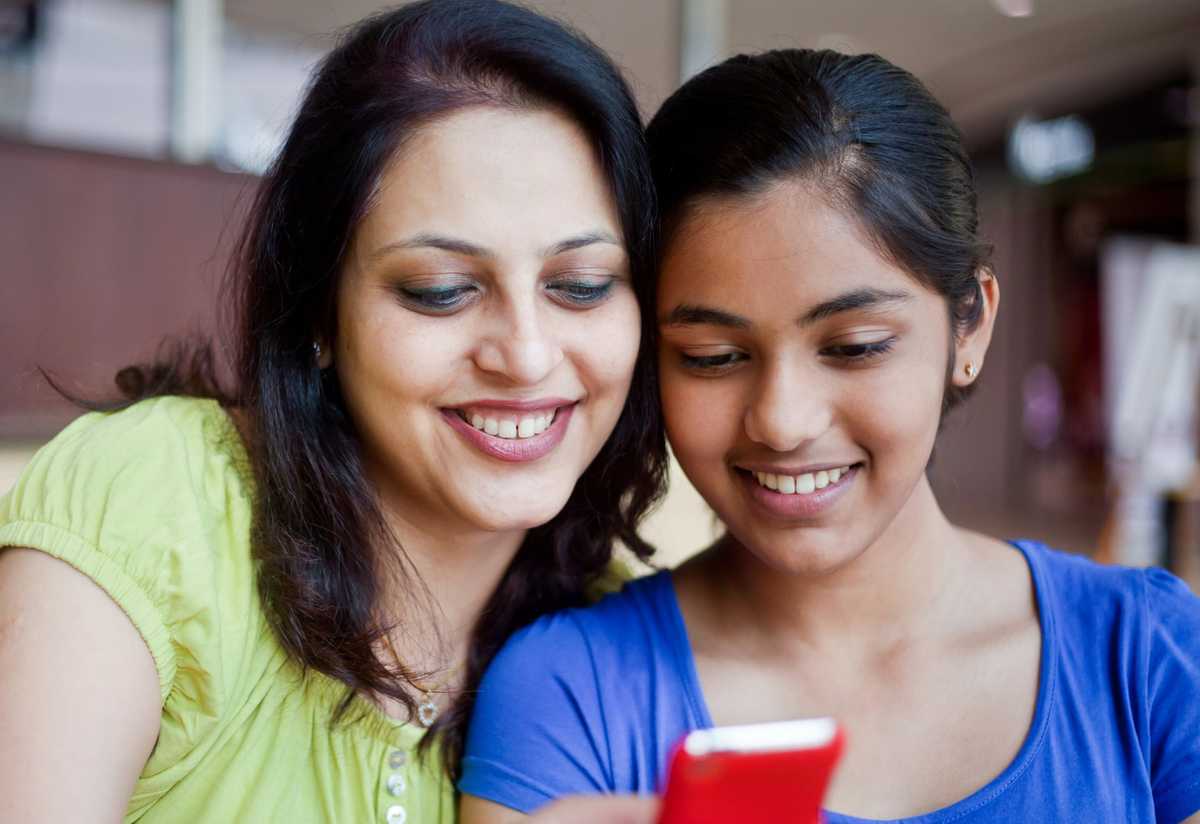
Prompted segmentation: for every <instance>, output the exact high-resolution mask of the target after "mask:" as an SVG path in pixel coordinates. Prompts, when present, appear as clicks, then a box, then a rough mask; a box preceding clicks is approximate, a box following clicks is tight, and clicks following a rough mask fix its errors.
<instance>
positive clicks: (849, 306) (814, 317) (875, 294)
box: [798, 288, 912, 326]
mask: <svg viewBox="0 0 1200 824" xmlns="http://www.w3.org/2000/svg"><path fill="white" fill-rule="evenodd" d="M911 298H912V295H910V294H909V293H907V292H888V291H885V290H883V289H873V288H866V289H855V290H853V291H850V292H846V293H844V294H841V295H838V296H837V297H835V298H831V299H830V300H827V301H824V302H823V303H818V304H817V305H816V306H814V307H813V308H812V309H809V310H808V311H807V312H805V313H804V314H803V315H802V316H801V317H800V319H799V321H798V322H799V324H800V325H801V326H809V325H811V324H814V323H816V322H817V321H819V320H825V319H826V318H829V317H832V316H834V315H838V314H841V313H842V312H852V311H854V310H856V309H880V308H884V307H887V306H890V305H892V304H896V303H905V302H907V301H908V300H910V299H911Z"/></svg>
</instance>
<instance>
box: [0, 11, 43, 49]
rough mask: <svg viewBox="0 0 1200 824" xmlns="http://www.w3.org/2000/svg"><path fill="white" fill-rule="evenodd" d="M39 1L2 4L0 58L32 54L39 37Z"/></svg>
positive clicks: (0, 15)
mask: <svg viewBox="0 0 1200 824" xmlns="http://www.w3.org/2000/svg"><path fill="white" fill-rule="evenodd" d="M38 20H39V8H38V2H37V0H27V1H26V2H2V3H0V57H11V56H14V55H21V54H26V53H28V52H30V51H31V50H32V49H33V44H34V43H35V42H36V41H37V36H38Z"/></svg>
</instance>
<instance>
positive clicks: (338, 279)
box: [0, 0, 664, 824]
mask: <svg viewBox="0 0 1200 824" xmlns="http://www.w3.org/2000/svg"><path fill="white" fill-rule="evenodd" d="M653 203H654V201H653V196H652V190H651V188H650V176H649V164H648V158H647V155H646V152H645V146H644V139H643V135H642V131H641V125H640V122H639V119H638V115H637V110H636V108H635V106H634V102H633V99H632V97H631V96H630V94H629V91H628V89H627V88H626V86H625V84H624V82H623V81H622V79H621V77H620V75H619V74H618V72H617V71H616V69H615V68H614V67H613V66H612V64H611V63H610V62H609V61H608V60H607V58H606V57H605V56H604V55H603V54H602V53H600V52H599V50H597V49H596V48H595V47H594V46H593V45H591V44H590V43H588V42H587V41H585V40H583V39H582V38H581V37H579V36H578V35H575V34H572V33H571V32H569V31H567V30H565V29H564V28H563V27H562V26H560V25H558V24H557V23H554V22H552V21H549V20H547V19H545V18H542V17H540V16H538V15H536V14H534V13H532V12H529V11H527V10H524V9H521V8H519V7H515V6H511V5H507V4H505V3H502V2H494V1H493V0H467V1H466V2H463V1H462V0H458V1H455V2H450V1H449V0H445V1H443V0H431V1H430V2H422V3H414V4H409V5H407V6H405V7H403V8H401V9H398V10H395V11H390V12H387V13H384V14H381V15H379V16H377V17H373V18H371V19H369V20H366V21H365V22H363V23H362V24H360V25H359V26H357V27H356V28H355V29H354V30H352V31H351V32H349V34H348V35H347V37H346V38H345V39H344V40H343V42H342V43H341V44H340V45H339V46H338V47H337V48H336V49H335V50H334V51H333V52H332V53H331V54H330V55H329V56H328V57H327V58H326V59H325V60H324V62H323V63H322V64H321V66H320V68H319V69H318V70H317V73H316V75H315V78H314V80H313V82H312V85H311V87H310V88H309V90H308V93H307V95H306V97H305V99H304V102H303V104H302V106H301V108H300V111H299V113H298V115H297V118H296V121H295V123H294V124H293V126H292V128H291V131H290V134H289V136H288V138H287V141H286V144H285V145H284V147H283V149H282V152H281V154H280V155H279V157H278V159H277V161H276V163H275V165H274V167H273V169H272V171H271V173H270V174H269V175H268V176H267V178H266V179H265V180H264V181H263V183H262V186H261V189H260V190H259V194H258V197H257V200H256V202H255V205H254V208H253V212H252V215H251V220H250V224H249V226H248V229H247V232H246V235H245V239H244V241H243V244H242V247H241V257H240V259H239V261H238V263H237V267H236V272H235V278H236V284H235V286H236V288H237V289H238V290H239V291H240V298H241V300H240V310H241V313H242V315H241V318H242V320H241V326H240V330H239V333H240V338H239V341H238V345H239V357H238V362H237V374H236V380H237V383H236V386H235V388H234V389H233V391H230V392H222V391H220V390H219V389H218V388H217V386H216V385H215V382H213V381H212V380H211V379H207V380H206V379H205V377H206V376H205V374H204V373H205V371H206V370H205V369H203V368H202V367H204V365H205V357H204V355H203V354H201V355H199V356H197V357H196V359H194V365H196V366H198V367H201V368H199V369H193V370H192V372H191V373H189V372H188V371H187V369H186V367H187V366H188V364H187V362H186V360H180V361H177V362H176V363H173V364H165V365H161V366H159V367H156V368H154V369H150V370H137V369H133V370H126V371H125V372H123V373H121V375H119V376H118V383H119V385H120V386H121V387H122V388H123V389H125V390H126V392H127V394H128V396H129V398H130V402H128V403H125V404H122V405H121V406H122V408H121V409H120V411H115V412H110V413H108V414H92V415H87V416H84V417H83V418H81V419H80V420H78V421H76V422H75V423H74V424H72V425H71V426H70V427H68V428H67V430H66V431H64V432H63V433H62V434H61V435H59V436H58V437H57V438H56V439H55V440H54V441H53V442H51V444H50V445H49V446H47V447H46V448H45V449H43V450H42V451H41V452H40V453H39V454H38V455H37V456H36V457H35V458H34V460H33V462H32V464H31V465H30V466H29V468H28V469H27V471H26V472H25V473H24V475H23V476H22V478H21V479H20V480H19V481H18V483H17V485H16V486H15V488H14V489H13V490H12V491H11V492H10V493H9V494H8V495H7V496H6V497H5V498H3V499H2V500H0V548H3V547H8V549H4V550H3V551H0V672H3V673H4V677H3V678H2V679H0V729H2V733H0V798H3V799H4V801H3V805H4V806H3V810H4V812H3V815H2V816H0V817H3V818H4V819H5V820H12V821H23V822H49V821H64V820H69V819H72V818H78V817H79V816H81V815H82V816H84V817H86V818H87V819H88V820H89V821H105V822H113V821H119V820H121V819H122V818H124V819H125V820H127V821H133V820H139V821H144V822H159V821H164V822H165V821H170V822H177V821H188V822H205V821H212V822H221V824H227V823H228V822H235V821H242V822H258V821H274V820H279V821H290V822H318V821H354V822H385V821H386V822H388V824H402V823H403V822H405V821H406V820H407V821H409V822H421V823H422V824H424V823H425V822H437V821H441V822H449V821H452V820H453V819H454V817H455V809H454V804H453V788H452V784H451V782H450V780H449V779H448V773H447V771H446V770H445V769H444V768H443V763H446V764H452V765H456V764H457V762H458V754H459V752H460V750H461V741H462V730H463V724H464V722H465V718H466V706H467V702H466V701H465V700H464V699H463V698H462V696H469V695H471V694H472V691H473V688H474V685H475V683H476V681H477V680H478V678H479V676H480V674H481V673H482V669H483V667H484V665H485V664H486V663H487V661H488V660H489V658H490V657H491V655H492V653H493V652H494V651H495V649H496V648H497V647H498V646H499V644H500V642H501V641H502V640H503V639H504V638H505V637H506V636H507V634H508V633H509V632H510V631H511V630H512V629H514V628H515V627H517V626H519V625H520V624H522V623H526V622H528V621H529V620H530V619H532V618H533V617H534V616H536V615H537V614H538V613H539V612H540V611H542V610H546V609H550V608H555V607H564V606H568V605H570V604H575V603H581V602H582V601H583V599H584V596H585V591H586V590H587V588H588V587H589V586H591V585H592V583H593V582H594V581H595V579H596V578H597V576H598V575H599V574H600V573H601V572H603V571H604V570H605V569H606V567H607V565H608V562H609V559H610V556H611V548H612V544H613V542H614V541H615V540H622V541H624V542H625V543H626V544H627V545H629V546H630V547H632V548H633V549H634V550H635V551H636V552H638V553H639V554H642V555H645V554H646V553H648V551H649V548H648V547H647V546H646V545H645V544H644V543H642V542H641V541H640V540H639V539H638V537H637V535H636V533H635V531H634V530H635V526H636V524H637V521H638V519H639V517H640V516H641V514H642V513H643V512H644V511H645V510H646V508H647V506H648V505H649V504H650V503H651V502H652V501H653V499H654V498H655V496H656V495H657V494H658V491H659V486H660V479H661V477H662V466H663V449H664V447H663V444H662V438H661V433H660V428H659V427H658V425H657V404H656V401H655V396H654V391H653V384H652V378H653V370H652V368H651V366H650V365H648V364H645V363H642V364H640V365H639V364H638V363H637V362H636V355H637V352H638V347H639V340H640V339H641V338H642V337H643V334H644V332H645V330H646V329H647V328H648V327H649V324H650V323H651V322H652V314H651V313H650V312H648V311H647V312H644V313H643V312H642V311H641V310H640V305H646V306H647V308H649V306H648V304H645V301H646V300H647V298H648V295H649V287H648V280H647V264H648V262H649V261H650V259H651V257H652V252H653V247H652V243H653V240H654V233H653V229H654V227H655V226H656V221H655V212H654V208H653ZM184 395H192V396H197V395H199V396H204V397H199V398H198V397H183V396H184ZM151 396H153V397H151ZM134 401H136V402H134ZM418 750H422V751H424V752H418ZM418 756H424V757H418ZM438 756H440V758H441V760H439V757H438ZM610 806H611V805H608V804H603V803H602V804H599V805H598V806H597V805H596V804H588V805H586V809H584V808H576V812H577V813H578V816H576V813H573V812H572V811H571V809H570V808H568V809H567V810H566V811H565V812H563V814H564V815H568V816H572V817H576V820H583V818H584V816H586V815H591V814H594V813H595V812H596V811H597V810H599V811H603V810H605V809H608V808H609V807H610ZM626 806H628V805H619V806H618V808H617V809H618V811H619V810H620V809H624V808H625V807H626Z"/></svg>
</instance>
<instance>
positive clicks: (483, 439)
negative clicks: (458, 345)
mask: <svg viewBox="0 0 1200 824" xmlns="http://www.w3.org/2000/svg"><path fill="white" fill-rule="evenodd" d="M575 406H576V401H570V400H566V399H564V398H544V399H540V400H533V401H495V400H489V401H480V402H478V403H472V404H469V405H466V406H461V407H456V408H451V409H443V410H442V416H443V417H444V418H445V420H446V423H447V424H449V425H450V427H451V428H452V429H454V430H455V431H456V432H458V433H459V434H460V435H462V437H463V439H464V440H465V441H466V442H467V443H468V444H470V445H471V446H473V447H475V448H476V449H478V450H479V451H480V452H482V453H483V454H485V455H487V456H489V457H492V458H496V459H498V460H501V461H511V462H514V463H516V462H523V461H536V460H538V459H539V458H543V457H545V456H546V455H549V454H550V453H551V452H553V451H554V449H555V447H557V446H558V445H559V444H560V443H562V440H563V438H565V437H566V435H567V428H568V426H569V425H570V421H571V413H572V412H573V411H574V410H575Z"/></svg>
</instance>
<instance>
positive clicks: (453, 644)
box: [382, 508, 526, 672]
mask: <svg viewBox="0 0 1200 824" xmlns="http://www.w3.org/2000/svg"><path fill="white" fill-rule="evenodd" d="M384 517H385V520H386V521H387V524H388V526H389V528H390V529H391V532H392V534H393V536H394V538H395V539H396V540H397V542H398V543H399V546H400V547H401V550H402V553H403V556H402V559H399V563H400V565H401V567H402V572H403V574H402V575H397V576H391V577H390V579H389V580H388V581H387V582H385V585H384V587H383V599H382V606H383V608H384V609H385V611H386V614H387V615H389V616H391V620H392V621H394V622H396V623H397V624H398V631H397V632H396V633H394V637H393V646H394V647H395V650H396V652H397V653H398V654H399V656H400V657H401V659H402V660H403V661H404V663H405V664H406V665H407V666H409V667H412V668H414V669H417V670H422V671H427V672H428V671H447V670H450V671H452V670H454V669H455V668H456V667H458V665H459V664H460V663H461V662H462V661H464V660H465V658H466V655H467V651H468V649H469V646H470V642H471V634H472V632H473V630H474V628H475V624H476V622H477V621H478V619H479V615H480V614H481V613H482V612H483V609H484V607H485V606H486V605H487V602H488V599H489V598H491V596H492V593H493V592H495V590H496V588H497V586H499V584H500V581H501V579H502V578H503V577H504V573H505V571H506V570H507V569H508V567H509V564H511V563H512V560H513V558H514V557H515V556H516V554H517V551H518V550H519V549H520V547H521V543H522V541H524V539H525V534H526V533H525V530H512V531H507V532H488V531H485V530H478V529H471V528H469V527H467V526H466V525H461V524H431V523H428V522H417V523H415V522H414V520H413V519H411V518H408V517H406V516H405V514H404V513H402V512H400V511H399V510H398V509H397V508H385V513H384Z"/></svg>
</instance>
